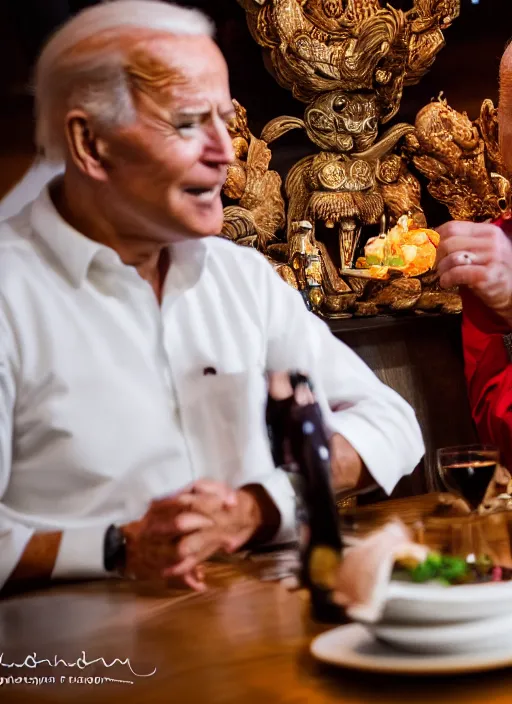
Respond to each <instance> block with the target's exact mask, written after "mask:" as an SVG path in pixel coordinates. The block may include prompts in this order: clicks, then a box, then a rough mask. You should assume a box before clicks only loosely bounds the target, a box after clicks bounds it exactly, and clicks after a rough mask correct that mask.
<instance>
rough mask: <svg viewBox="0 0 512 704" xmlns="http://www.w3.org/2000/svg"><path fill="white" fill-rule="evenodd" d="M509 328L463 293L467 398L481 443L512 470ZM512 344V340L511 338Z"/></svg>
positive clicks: (482, 305) (478, 302)
mask: <svg viewBox="0 0 512 704" xmlns="http://www.w3.org/2000/svg"><path fill="white" fill-rule="evenodd" d="M511 332H512V331H511V329H510V326H509V325H508V324H507V323H506V322H505V320H503V319H502V318H500V317H499V316H497V315H496V314H495V313H493V312H492V311H491V310H489V308H487V307H486V306H485V305H484V304H483V303H482V302H481V301H480V300H479V299H477V298H476V297H475V296H473V294H471V293H470V292H468V291H464V292H463V322H462V338H463V345H464V363H465V372H466V381H467V385H468V398H469V404H470V407H471V413H472V416H473V420H474V422H475V425H476V427H477V430H478V435H479V437H480V440H481V441H482V442H484V443H489V444H491V445H495V446H496V447H498V448H499V450H500V453H501V461H502V463H503V464H504V465H505V466H506V467H507V469H509V470H512V360H511V359H510V357H509V352H508V351H507V347H506V344H505V340H506V339H507V338H508V339H511V338H510V334H511ZM511 342H512V339H511Z"/></svg>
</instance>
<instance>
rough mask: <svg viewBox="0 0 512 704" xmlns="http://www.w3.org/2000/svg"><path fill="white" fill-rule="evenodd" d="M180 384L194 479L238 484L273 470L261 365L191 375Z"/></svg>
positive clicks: (256, 478) (181, 405)
mask: <svg viewBox="0 0 512 704" xmlns="http://www.w3.org/2000/svg"><path fill="white" fill-rule="evenodd" d="M180 386H181V389H180V392H179V405H180V414H181V421H182V426H183V431H184V435H185V440H186V443H187V447H188V450H189V454H190V458H191V462H192V467H193V471H194V477H195V478H196V479H197V478H201V477H209V478H211V479H216V480H218V481H224V482H227V483H228V484H230V485H231V486H235V487H236V486H241V485H243V484H247V483H248V482H250V481H257V480H258V477H260V476H262V475H263V474H267V473H268V472H269V471H271V470H272V469H273V467H274V465H273V461H272V456H271V453H270V445H269V440H268V434H267V428H266V423H265V410H266V403H267V383H266V379H265V375H264V373H263V370H262V369H261V368H257V367H255V368H252V369H249V370H245V371H243V372H237V373H233V374H208V375H205V376H203V375H202V374H197V375H194V376H192V375H190V376H188V377H186V378H185V379H184V380H183V381H182V383H181V385H180Z"/></svg>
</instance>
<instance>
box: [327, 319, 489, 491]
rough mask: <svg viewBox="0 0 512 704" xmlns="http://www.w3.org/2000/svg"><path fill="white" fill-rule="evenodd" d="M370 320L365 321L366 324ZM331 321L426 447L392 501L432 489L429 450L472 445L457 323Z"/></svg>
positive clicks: (432, 458) (432, 455)
mask: <svg viewBox="0 0 512 704" xmlns="http://www.w3.org/2000/svg"><path fill="white" fill-rule="evenodd" d="M369 320H370V319H369ZM372 320H374V321H375V327H364V325H363V326H361V321H352V320H348V321H343V325H340V323H341V322H342V321H338V322H333V324H332V328H333V332H334V334H335V335H336V336H337V337H338V338H339V339H341V340H343V341H344V342H345V343H346V344H348V345H349V347H351V348H352V349H353V350H354V351H355V352H356V353H357V354H358V355H359V356H360V357H361V358H362V359H363V360H364V361H365V362H366V363H367V364H368V365H369V367H370V368H371V369H373V371H374V372H375V373H376V374H377V376H378V377H379V378H380V379H381V380H382V381H383V382H385V383H386V384H388V385H389V386H390V387H391V388H393V389H395V391H397V392H398V393H399V394H400V395H401V396H403V398H405V399H406V400H407V401H408V402H409V403H410V404H411V405H412V407H413V408H414V410H415V411H416V414H417V416H418V420H419V423H420V425H421V428H422V431H423V435H424V438H425V445H426V448H427V451H426V455H425V461H424V463H423V464H422V466H420V467H419V468H418V469H417V470H416V471H415V473H414V474H413V475H412V477H408V478H405V479H404V480H402V482H401V483H400V486H399V487H398V488H397V490H396V491H395V494H394V496H404V495H408V494H409V495H410V494H418V493H421V492H423V491H425V490H429V489H431V488H433V487H432V485H431V483H430V481H429V477H432V476H433V475H434V467H435V450H436V449H437V448H438V447H445V446H447V445H457V444H463V443H469V442H474V441H475V440H476V436H475V432H474V428H473V423H472V420H471V414H470V410H469V404H468V399H467V393H466V383H465V379H464V368H463V360H462V347H461V334H460V318H459V317H458V316H437V317H421V318H416V317H411V318H402V319H399V320H395V321H393V320H392V321H389V320H388V321H386V319H384V320H383V319H380V320H379V319H378V318H374V319H372Z"/></svg>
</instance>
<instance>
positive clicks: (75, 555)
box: [0, 310, 110, 590]
mask: <svg viewBox="0 0 512 704" xmlns="http://www.w3.org/2000/svg"><path fill="white" fill-rule="evenodd" d="M18 366H19V360H18V359H17V354H16V343H15V339H14V335H13V333H12V329H11V327H10V325H9V324H8V323H7V321H6V319H5V318H4V316H3V314H2V312H1V310H0V590H1V589H2V588H3V586H4V585H5V583H6V582H7V581H8V579H9V577H10V576H11V574H12V572H13V571H14V569H15V567H16V566H17V564H18V562H19V561H20V559H21V557H22V555H23V552H24V551H25V548H26V547H27V544H28V543H29V541H30V539H31V538H32V536H33V535H34V533H35V532H36V530H37V527H35V525H30V524H28V523H23V522H21V521H20V520H19V518H16V517H14V516H13V513H12V511H10V510H9V508H8V507H7V506H6V505H5V503H4V502H3V499H4V497H5V495H6V492H7V491H8V487H9V482H10V478H11V466H12V446H13V430H14V423H13V416H14V407H15V403H16V377H17V369H18ZM107 527H108V526H106V525H98V526H97V527H96V526H95V527H91V528H89V527H88V528H82V529H70V530H66V531H65V532H64V533H63V534H62V539H61V544H60V547H59V553H58V556H57V560H56V563H55V566H54V569H53V573H52V577H53V578H66V579H73V578H77V579H78V578H80V579H87V578H89V579H91V578H96V577H105V576H109V575H110V573H107V572H106V571H105V568H104V565H103V539H104V535H105V531H106V529H107ZM42 530H43V529H42ZM47 530H48V529H47Z"/></svg>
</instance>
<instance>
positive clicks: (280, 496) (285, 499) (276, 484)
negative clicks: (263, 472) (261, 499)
mask: <svg viewBox="0 0 512 704" xmlns="http://www.w3.org/2000/svg"><path fill="white" fill-rule="evenodd" d="M258 484H260V485H261V486H262V487H263V488H264V489H265V490H266V492H267V493H268V495H269V496H270V498H271V499H272V501H273V502H274V503H275V505H276V506H277V508H278V510H279V513H280V514H281V523H280V524H279V530H278V531H277V533H276V534H275V536H274V537H273V538H272V540H270V541H269V545H272V544H280V543H289V542H291V541H293V540H296V538H297V521H296V515H297V514H296V499H295V492H294V490H293V487H292V485H291V482H290V480H289V478H288V475H287V474H286V472H285V471H284V470H282V469H276V470H275V471H274V472H272V474H270V475H269V476H268V478H265V479H263V480H260V481H258Z"/></svg>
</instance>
